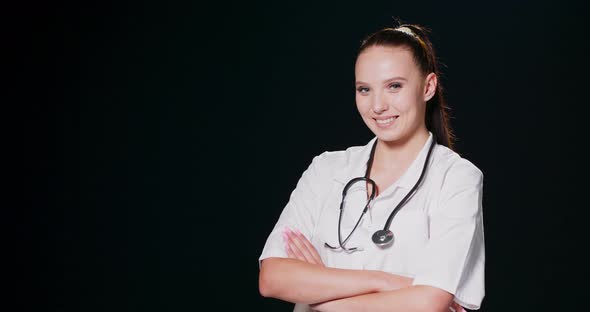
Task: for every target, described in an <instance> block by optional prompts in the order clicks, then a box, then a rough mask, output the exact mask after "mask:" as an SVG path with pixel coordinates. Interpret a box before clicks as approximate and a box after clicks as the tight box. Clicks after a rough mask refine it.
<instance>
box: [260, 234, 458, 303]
mask: <svg viewBox="0 0 590 312" xmlns="http://www.w3.org/2000/svg"><path fill="white" fill-rule="evenodd" d="M283 238H284V243H285V249H286V252H287V255H288V256H289V258H290V259H282V258H278V259H272V261H274V260H293V261H296V262H295V263H304V264H308V265H310V266H311V267H313V266H315V267H316V268H318V269H321V268H324V264H323V262H322V260H321V258H320V256H319V254H318V253H317V251H316V250H315V248H314V247H313V245H312V244H311V243H310V242H309V241H308V240H307V238H306V237H305V236H304V235H303V234H301V233H300V232H299V231H291V230H286V231H285V232H284V234H283ZM268 260H271V259H268ZM265 261H267V260H265ZM340 271H345V272H347V271H348V272H350V271H351V270H340ZM293 272H295V271H293ZM363 272H364V273H366V274H373V275H374V276H376V277H377V278H378V279H379V278H381V279H382V280H381V287H382V288H381V289H376V290H375V291H371V292H369V293H367V295H365V294H362V295H358V296H357V295H355V296H350V297H343V299H336V300H333V301H328V302H325V303H319V304H315V305H312V307H313V308H315V309H320V310H322V309H325V310H326V311H330V309H335V310H338V311H341V310H346V309H352V310H355V311H356V310H358V309H359V308H360V307H367V308H370V310H371V311H372V310H376V309H377V310H378V307H373V306H372V303H369V304H368V303H367V302H365V301H368V302H373V300H375V299H376V300H379V299H381V298H380V296H372V295H371V294H372V293H373V292H379V291H382V292H383V293H382V294H388V293H391V290H396V289H401V288H405V287H409V286H411V284H412V281H413V279H411V278H407V277H402V276H398V275H394V274H388V273H385V272H379V271H359V273H363ZM379 275H381V276H379ZM312 276H314V277H317V275H312ZM341 278H342V276H341ZM368 280H369V279H367V278H362V280H361V283H362V282H367V281H368ZM307 282H309V283H315V281H314V280H307ZM349 282H352V283H353V285H357V286H358V285H361V284H360V283H359V282H356V283H354V282H353V281H349ZM377 282H378V280H377ZM341 285H342V284H337V285H330V286H329V287H328V289H334V288H335V289H339V288H340V287H341ZM367 285H368V287H371V285H370V284H367ZM375 285H377V286H378V285H379V284H378V283H377V284H375ZM311 287H313V285H312V286H311ZM413 288H418V289H419V290H420V291H419V292H418V293H417V294H416V291H413V292H411V293H410V294H414V296H413V297H412V296H409V297H407V298H409V299H407V298H406V297H403V296H401V297H400V296H399V293H398V294H397V297H399V298H406V299H407V300H409V303H410V304H411V305H412V306H414V310H416V311H420V310H421V309H422V307H417V306H416V304H415V302H422V303H424V307H427V308H428V311H436V309H437V303H438V304H440V306H442V307H445V308H446V309H445V311H448V307H449V304H448V303H447V302H446V301H445V300H447V299H449V298H448V296H447V295H450V294H448V293H446V292H444V291H441V290H439V289H437V288H434V287H428V286H417V287H413ZM291 289H297V285H295V286H294V287H293V288H291ZM303 289H306V290H310V289H309V288H303ZM322 290H323V289H319V290H317V291H322ZM312 291H314V290H312ZM360 291H362V289H361V290H360ZM424 291H429V292H428V293H423V292H424ZM437 292H438V293H437ZM324 294H325V293H324ZM373 295H374V294H373ZM388 295H389V294H388ZM439 295H440V296H439ZM416 296H418V297H419V298H415V297H416ZM385 298H386V300H381V301H382V303H383V305H384V306H385V307H387V306H388V303H390V302H389V300H387V297H385ZM416 299H418V300H416ZM393 300H396V299H395V298H394V299H393ZM441 300H443V301H442V302H441ZM450 300H451V302H452V300H453V296H452V295H451V297H450ZM406 303H407V301H406ZM397 304H398V305H399V306H400V307H404V305H403V304H401V305H400V303H397ZM359 306H360V307H359ZM451 307H453V308H454V311H464V310H463V308H462V307H461V306H460V305H458V304H456V303H454V302H452V305H451ZM433 309H434V310H433ZM411 310H412V309H411V308H410V311H411Z"/></svg>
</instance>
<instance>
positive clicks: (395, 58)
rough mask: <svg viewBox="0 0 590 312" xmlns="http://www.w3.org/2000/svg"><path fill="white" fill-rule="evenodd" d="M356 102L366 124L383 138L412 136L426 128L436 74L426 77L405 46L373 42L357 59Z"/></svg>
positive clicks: (387, 139)
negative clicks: (426, 117)
mask: <svg viewBox="0 0 590 312" xmlns="http://www.w3.org/2000/svg"><path fill="white" fill-rule="evenodd" d="M355 79H356V105H357V109H358V111H359V113H360V114H361V117H362V118H363V121H364V122H365V124H366V125H367V126H368V127H369V129H371V131H372V132H373V133H374V134H375V135H376V136H377V137H378V138H379V139H380V140H382V141H386V142H389V141H397V140H401V139H407V138H411V137H412V135H413V134H415V133H417V132H418V131H420V130H425V129H426V125H425V120H424V117H425V109H426V101H428V100H429V99H430V98H431V97H432V96H433V95H434V91H435V90H436V75H434V74H433V73H431V74H429V75H428V76H426V77H424V75H423V74H422V72H421V71H420V68H419V67H418V65H417V64H416V63H415V61H414V58H413V55H412V52H411V51H410V50H409V49H407V48H404V47H383V46H372V47H369V48H367V49H366V50H365V51H363V52H362V53H361V54H360V55H359V57H358V58H357V61H356V66H355Z"/></svg>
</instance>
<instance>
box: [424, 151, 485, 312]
mask: <svg viewBox="0 0 590 312" xmlns="http://www.w3.org/2000/svg"><path fill="white" fill-rule="evenodd" d="M482 197H483V174H482V172H481V171H480V170H479V169H478V168H477V167H476V166H475V165H473V164H472V163H471V162H469V161H467V160H465V159H462V158H461V159H460V160H459V161H457V162H456V163H455V164H454V165H452V166H451V167H450V169H449V170H448V171H447V173H446V175H445V178H444V181H443V185H442V187H441V193H440V197H439V204H438V206H437V207H436V208H434V209H433V210H432V211H430V212H429V221H430V224H429V230H430V233H429V241H428V243H427V244H426V246H425V247H424V249H423V250H422V251H421V252H420V253H419V255H418V258H417V263H416V267H415V268H416V271H415V275H414V281H413V285H429V286H434V287H437V288H440V289H443V290H445V291H447V292H449V293H451V294H453V295H454V296H455V301H456V302H457V303H459V304H460V305H462V306H463V307H465V308H467V309H471V310H477V309H479V308H480V306H481V302H482V300H483V298H484V296H485V276H484V269H485V246H484V228H483V210H482Z"/></svg>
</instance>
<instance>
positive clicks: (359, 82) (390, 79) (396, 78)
mask: <svg viewBox="0 0 590 312" xmlns="http://www.w3.org/2000/svg"><path fill="white" fill-rule="evenodd" d="M394 80H403V81H408V79H406V78H404V77H399V76H398V77H393V78H389V79H386V80H385V81H383V84H386V83H388V82H391V81H394ZM360 84H368V83H366V82H362V81H356V83H355V85H360Z"/></svg>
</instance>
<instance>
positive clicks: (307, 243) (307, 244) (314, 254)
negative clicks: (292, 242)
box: [296, 230, 324, 265]
mask: <svg viewBox="0 0 590 312" xmlns="http://www.w3.org/2000/svg"><path fill="white" fill-rule="evenodd" d="M296 232H297V235H298V236H299V237H300V239H301V241H302V242H303V245H304V246H305V248H306V249H307V251H308V252H309V254H310V255H311V256H312V257H313V259H314V261H315V263H317V264H322V265H323V264H324V262H323V261H322V258H321V257H320V254H319V253H318V251H317V250H316V249H315V247H314V246H313V245H312V244H311V242H310V241H309V240H308V239H307V237H305V235H303V233H301V232H299V231H298V230H297V231H296Z"/></svg>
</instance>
